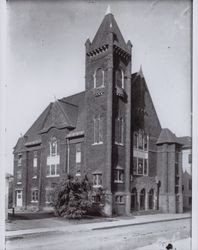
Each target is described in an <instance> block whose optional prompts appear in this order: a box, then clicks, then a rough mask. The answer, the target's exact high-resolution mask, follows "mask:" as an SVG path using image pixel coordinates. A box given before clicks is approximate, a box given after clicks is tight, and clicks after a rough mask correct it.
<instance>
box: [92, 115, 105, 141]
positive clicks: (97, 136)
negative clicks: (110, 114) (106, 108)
mask: <svg viewBox="0 0 198 250" xmlns="http://www.w3.org/2000/svg"><path fill="white" fill-rule="evenodd" d="M93 121H94V144H101V143H103V139H102V117H100V116H98V117H95V118H94V119H93Z"/></svg>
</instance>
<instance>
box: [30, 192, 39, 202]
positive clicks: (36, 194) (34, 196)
mask: <svg viewBox="0 0 198 250" xmlns="http://www.w3.org/2000/svg"><path fill="white" fill-rule="evenodd" d="M38 201H39V190H38V189H32V190H31V202H32V203H38Z"/></svg>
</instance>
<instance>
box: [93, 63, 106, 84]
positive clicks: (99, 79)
mask: <svg viewBox="0 0 198 250" xmlns="http://www.w3.org/2000/svg"><path fill="white" fill-rule="evenodd" d="M102 87H104V70H103V69H101V68H99V69H97V70H96V71H95V74H94V88H102Z"/></svg>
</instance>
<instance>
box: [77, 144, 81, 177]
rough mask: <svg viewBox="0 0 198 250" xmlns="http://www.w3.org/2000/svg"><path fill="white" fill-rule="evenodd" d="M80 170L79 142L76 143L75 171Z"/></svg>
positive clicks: (78, 172) (78, 171)
mask: <svg viewBox="0 0 198 250" xmlns="http://www.w3.org/2000/svg"><path fill="white" fill-rule="evenodd" d="M80 172H81V143H77V144H76V173H77V174H80Z"/></svg>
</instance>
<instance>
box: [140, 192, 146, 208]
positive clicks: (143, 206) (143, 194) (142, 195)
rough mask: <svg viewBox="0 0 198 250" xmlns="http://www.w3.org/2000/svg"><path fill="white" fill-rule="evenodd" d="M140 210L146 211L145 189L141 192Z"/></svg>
mask: <svg viewBox="0 0 198 250" xmlns="http://www.w3.org/2000/svg"><path fill="white" fill-rule="evenodd" d="M140 210H145V189H144V188H143V189H142V190H141V192H140Z"/></svg>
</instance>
